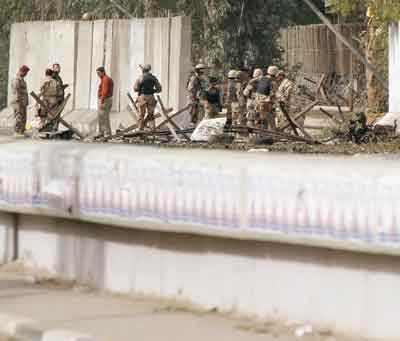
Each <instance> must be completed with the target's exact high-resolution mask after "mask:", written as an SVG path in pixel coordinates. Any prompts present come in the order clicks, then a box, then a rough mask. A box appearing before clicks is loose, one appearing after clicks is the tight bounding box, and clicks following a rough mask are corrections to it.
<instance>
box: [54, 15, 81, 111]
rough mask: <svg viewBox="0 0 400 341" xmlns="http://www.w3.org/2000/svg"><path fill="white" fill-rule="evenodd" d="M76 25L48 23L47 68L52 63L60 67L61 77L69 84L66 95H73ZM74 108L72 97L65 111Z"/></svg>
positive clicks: (71, 22)
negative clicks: (48, 46)
mask: <svg viewBox="0 0 400 341" xmlns="http://www.w3.org/2000/svg"><path fill="white" fill-rule="evenodd" d="M77 29H78V25H77V23H76V22H74V21H62V22H50V50H49V59H50V60H49V67H50V66H51V65H52V64H53V63H59V64H60V65H61V68H62V70H61V77H62V79H63V81H64V83H65V84H69V87H68V88H67V89H66V94H68V93H70V94H71V95H72V96H73V95H74V94H75V83H76V81H75V76H76V70H75V67H76V53H77V51H76V47H77V41H76V39H77ZM73 108H74V97H73V98H72V99H71V100H70V101H69V102H68V104H67V107H66V110H67V111H69V110H71V109H73Z"/></svg>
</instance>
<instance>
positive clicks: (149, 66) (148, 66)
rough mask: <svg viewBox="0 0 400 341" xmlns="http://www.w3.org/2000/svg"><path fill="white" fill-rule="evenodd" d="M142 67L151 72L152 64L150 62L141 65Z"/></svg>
mask: <svg viewBox="0 0 400 341" xmlns="http://www.w3.org/2000/svg"><path fill="white" fill-rule="evenodd" d="M140 67H141V68H142V70H143V71H144V72H149V71H151V65H150V64H145V65H140Z"/></svg>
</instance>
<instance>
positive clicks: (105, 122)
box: [97, 97, 113, 136]
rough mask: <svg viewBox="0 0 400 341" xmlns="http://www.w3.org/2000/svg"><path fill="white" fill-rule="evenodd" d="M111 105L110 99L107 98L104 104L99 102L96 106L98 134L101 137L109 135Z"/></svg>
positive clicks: (111, 100)
mask: <svg viewBox="0 0 400 341" xmlns="http://www.w3.org/2000/svg"><path fill="white" fill-rule="evenodd" d="M112 104H113V99H112V97H109V98H107V99H106V100H105V101H104V103H101V102H100V101H99V104H98V112H97V114H98V120H99V134H100V135H103V136H110V135H111V123H110V112H111V108H112Z"/></svg>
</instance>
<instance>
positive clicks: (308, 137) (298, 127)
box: [279, 103, 314, 141]
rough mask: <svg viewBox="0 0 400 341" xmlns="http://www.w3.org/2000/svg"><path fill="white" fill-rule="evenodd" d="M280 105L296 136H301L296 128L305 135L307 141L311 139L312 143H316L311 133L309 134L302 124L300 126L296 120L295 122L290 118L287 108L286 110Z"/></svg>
mask: <svg viewBox="0 0 400 341" xmlns="http://www.w3.org/2000/svg"><path fill="white" fill-rule="evenodd" d="M279 105H280V107H281V110H282V112H283V114H284V115H285V117H286V119H287V120H288V121H289V123H290V125H291V127H292V129H293V130H294V132H295V133H296V136H299V134H298V133H297V130H296V128H297V129H299V130H300V131H301V132H302V133H303V135H304V136H305V137H306V138H307V139H309V140H310V141H314V139H313V138H312V137H311V135H310V134H309V133H307V132H306V131H305V129H304V128H303V127H302V126H301V125H300V124H298V123H297V122H296V121H295V120H293V119H292V118H291V117H290V115H289V113H288V112H287V111H286V108H285V107H284V106H283V105H281V103H279Z"/></svg>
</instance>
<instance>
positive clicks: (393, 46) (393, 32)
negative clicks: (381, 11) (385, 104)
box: [378, 23, 400, 132]
mask: <svg viewBox="0 0 400 341" xmlns="http://www.w3.org/2000/svg"><path fill="white" fill-rule="evenodd" d="M399 89H400V25H399V23H392V24H391V25H390V26H389V113H388V114H386V115H385V116H384V117H383V118H382V119H381V120H380V121H379V122H378V124H383V125H393V124H394V121H395V120H397V121H399V119H400V93H399ZM398 132H399V130H398Z"/></svg>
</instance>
